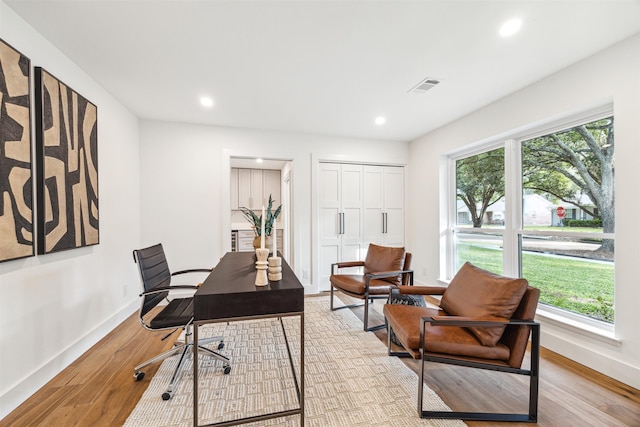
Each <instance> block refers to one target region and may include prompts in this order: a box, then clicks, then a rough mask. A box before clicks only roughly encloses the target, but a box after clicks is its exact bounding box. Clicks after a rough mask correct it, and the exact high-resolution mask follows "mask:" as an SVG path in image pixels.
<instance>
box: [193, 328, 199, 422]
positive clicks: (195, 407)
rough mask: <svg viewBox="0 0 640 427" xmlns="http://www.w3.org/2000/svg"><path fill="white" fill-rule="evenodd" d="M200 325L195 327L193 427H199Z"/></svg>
mask: <svg viewBox="0 0 640 427" xmlns="http://www.w3.org/2000/svg"><path fill="white" fill-rule="evenodd" d="M198 329H199V328H198V325H193V426H194V427H198Z"/></svg>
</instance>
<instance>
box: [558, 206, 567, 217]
mask: <svg viewBox="0 0 640 427" xmlns="http://www.w3.org/2000/svg"><path fill="white" fill-rule="evenodd" d="M566 214H567V211H566V210H565V209H564V208H563V207H562V206H558V207H557V208H556V215H558V218H560V219H563V218H564V216H565V215H566Z"/></svg>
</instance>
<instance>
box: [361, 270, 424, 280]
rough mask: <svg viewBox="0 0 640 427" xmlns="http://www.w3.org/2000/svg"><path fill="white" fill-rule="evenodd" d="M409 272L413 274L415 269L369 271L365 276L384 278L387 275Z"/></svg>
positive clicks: (392, 275)
mask: <svg viewBox="0 0 640 427" xmlns="http://www.w3.org/2000/svg"><path fill="white" fill-rule="evenodd" d="M407 273H411V274H413V270H399V271H379V272H377V273H367V274H365V277H368V278H369V279H384V278H387V277H394V276H399V275H401V274H407Z"/></svg>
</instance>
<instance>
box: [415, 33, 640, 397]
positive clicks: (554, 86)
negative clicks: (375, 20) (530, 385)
mask: <svg viewBox="0 0 640 427" xmlns="http://www.w3.org/2000/svg"><path fill="white" fill-rule="evenodd" d="M611 101H613V104H614V115H615V121H616V123H615V132H616V159H615V161H616V260H615V261H616V271H615V277H616V295H615V311H616V319H615V324H616V337H617V338H619V339H620V343H619V344H615V343H612V342H611V341H609V340H600V339H597V338H594V337H593V336H592V335H588V334H587V335H585V334H581V333H579V332H577V331H576V330H573V329H568V328H566V327H562V326H559V325H558V324H554V323H551V322H549V321H545V320H544V319H540V321H541V323H542V345H543V346H545V347H547V348H549V349H551V350H553V351H555V352H557V353H560V354H563V355H565V356H567V357H569V358H571V359H574V360H576V361H578V362H580V363H582V364H584V365H586V366H589V367H591V368H593V369H596V370H598V371H600V372H603V373H604V374H606V375H609V376H611V377H613V378H616V379H618V380H620V381H622V382H625V383H627V384H629V385H631V386H633V387H635V388H640V334H639V333H638V328H639V326H640V320H639V318H638V315H637V313H638V302H639V301H640V286H639V285H638V271H637V270H636V269H637V268H638V265H637V264H638V255H637V247H638V242H639V241H640V227H639V226H638V212H640V192H639V191H638V182H640V168H638V159H640V125H639V123H640V120H639V119H640V35H636V36H635V37H632V38H630V39H628V40H626V41H624V42H622V43H620V44H618V45H616V46H614V47H611V48H609V49H607V50H605V51H603V52H601V53H599V54H597V55H594V56H592V57H590V58H588V59H586V60H584V61H581V62H579V63H577V64H575V65H573V66H571V67H569V68H567V69H565V70H563V71H561V72H558V73H556V74H554V75H551V76H549V77H547V78H545V79H543V80H541V81H539V82H537V83H535V84H533V85H531V86H529V87H527V88H525V89H523V90H521V91H519V92H517V93H515V94H512V95H510V96H508V97H505V98H504V99H502V100H500V101H498V102H496V103H494V104H492V105H489V106H487V107H486V108H482V109H481V110H478V111H476V112H474V113H472V114H469V115H468V116H466V117H464V118H462V119H460V120H458V121H456V122H454V123H451V124H449V125H447V126H444V127H442V128H440V129H438V130H436V131H434V132H432V133H430V134H428V135H426V136H424V137H422V138H419V139H418V140H416V141H413V142H412V143H411V163H410V165H411V169H410V179H409V183H410V184H409V187H410V188H409V201H410V203H409V212H410V214H409V215H410V218H409V230H413V231H414V232H413V233H410V241H409V246H411V248H412V250H413V253H414V261H413V262H414V268H415V271H416V272H417V273H418V274H417V276H416V280H418V281H419V282H422V283H424V284H437V282H438V279H439V278H440V271H441V270H440V266H441V262H442V257H441V254H440V245H439V243H440V239H441V232H442V231H443V230H444V226H445V224H444V222H443V218H444V216H443V215H442V214H441V215H440V217H439V218H437V217H436V216H437V215H438V208H437V207H439V209H440V211H441V212H443V211H444V208H445V207H444V204H443V202H444V199H443V198H442V195H441V190H442V186H443V175H442V167H443V159H444V158H445V156H446V155H447V154H448V153H449V152H451V151H454V150H457V149H460V148H461V147H463V146H465V145H468V144H472V143H475V142H477V141H481V140H485V139H491V138H493V137H495V136H498V135H500V134H503V133H505V132H509V131H511V130H515V129H519V128H521V127H523V126H528V125H531V124H534V123H536V122H543V121H546V120H550V119H553V118H558V117H560V116H563V115H566V114H567V113H570V112H575V111H579V110H583V109H587V108H588V107H593V106H597V105H604V104H606V103H607V102H611ZM425 183H429V185H425ZM436 183H438V184H437V185H436ZM425 212H432V213H433V221H425V220H424V218H423V215H424V213H425ZM419 213H420V215H418V214H419ZM423 271H426V275H423V274H422V273H423ZM542 392H543V393H544V390H542Z"/></svg>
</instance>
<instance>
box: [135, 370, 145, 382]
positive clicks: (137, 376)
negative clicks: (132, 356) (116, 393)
mask: <svg viewBox="0 0 640 427" xmlns="http://www.w3.org/2000/svg"><path fill="white" fill-rule="evenodd" d="M133 378H135V379H136V381H142V379H143V378H144V372H142V371H138V372H134V373H133Z"/></svg>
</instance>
